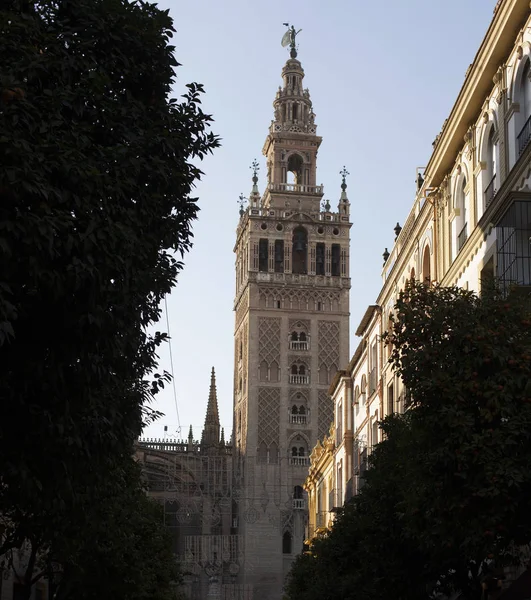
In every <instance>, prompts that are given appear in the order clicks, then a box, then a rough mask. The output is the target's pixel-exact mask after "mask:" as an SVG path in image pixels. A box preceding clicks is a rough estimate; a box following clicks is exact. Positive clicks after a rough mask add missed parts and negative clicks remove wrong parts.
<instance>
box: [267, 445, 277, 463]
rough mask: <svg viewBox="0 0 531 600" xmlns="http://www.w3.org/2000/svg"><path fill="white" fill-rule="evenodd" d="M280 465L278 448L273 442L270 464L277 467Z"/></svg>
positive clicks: (270, 451)
mask: <svg viewBox="0 0 531 600" xmlns="http://www.w3.org/2000/svg"><path fill="white" fill-rule="evenodd" d="M277 463H278V446H277V445H276V444H275V442H273V443H272V444H271V446H269V464H270V465H276V464H277Z"/></svg>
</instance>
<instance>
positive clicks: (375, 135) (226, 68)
mask: <svg viewBox="0 0 531 600" xmlns="http://www.w3.org/2000/svg"><path fill="white" fill-rule="evenodd" d="M158 4H159V6H160V7H161V8H164V9H167V8H169V9H170V15H172V16H173V19H174V26H175V29H176V33H175V35H174V39H173V44H174V45H175V47H176V50H175V55H176V58H177V60H178V62H179V63H181V65H182V66H180V67H179V68H178V69H177V79H176V85H175V88H174V95H175V96H179V95H182V94H183V93H184V92H185V87H184V86H185V85H186V84H187V83H189V82H192V81H195V82H199V83H202V84H203V85H204V86H205V95H204V98H203V110H204V111H205V112H207V113H209V114H212V116H213V118H214V123H213V126H212V130H213V132H214V133H216V134H218V135H219V136H220V137H221V138H222V146H221V148H219V149H217V150H216V151H215V152H214V154H213V155H212V156H210V157H208V158H207V159H206V160H204V161H203V163H202V164H201V169H202V171H203V172H204V175H203V177H202V180H201V181H200V182H199V183H198V185H197V188H196V190H195V193H194V195H196V196H198V198H199V206H200V209H201V210H200V213H199V218H198V220H197V221H196V222H195V224H194V226H193V232H194V245H193V248H192V250H191V251H190V253H189V254H188V255H186V256H185V259H184V262H185V268H184V270H183V272H182V273H181V275H180V276H179V281H178V284H177V286H176V288H175V289H174V291H173V292H172V294H171V295H170V296H169V297H168V298H167V302H166V304H167V318H168V322H169V331H170V335H171V355H172V358H173V361H171V360H170V347H169V345H168V344H166V345H165V346H163V347H161V348H160V352H159V356H160V369H165V370H167V371H171V362H173V372H174V376H175V379H174V386H173V385H169V386H168V387H167V388H166V389H165V390H164V391H163V392H161V393H160V394H159V396H158V397H157V400H156V401H155V403H154V404H153V405H152V407H153V408H155V409H156V410H159V411H161V412H163V413H164V416H163V417H161V418H160V419H159V420H158V421H156V422H155V423H153V424H152V425H150V426H149V427H147V428H146V429H145V431H144V436H147V437H156V438H159V437H164V435H165V434H164V428H165V426H166V427H167V428H168V431H167V434H166V437H173V438H185V437H187V435H188V429H189V426H190V425H192V426H193V430H194V437H195V438H196V439H198V438H200V436H201V429H202V427H203V424H204V418H205V411H206V404H207V399H208V393H209V386H210V371H211V368H212V367H215V369H216V379H217V395H218V403H219V411H220V421H221V425H222V426H223V427H224V428H225V432H226V437H227V438H228V437H229V435H230V431H231V430H232V394H233V389H232V381H233V375H232V373H233V327H234V312H233V300H234V289H235V284H234V254H233V247H234V241H235V232H236V227H237V223H238V202H237V200H238V196H239V195H240V193H242V192H243V193H244V194H245V195H246V196H247V195H248V194H249V192H250V190H251V185H252V182H251V175H252V173H251V170H250V165H251V162H252V161H253V159H255V158H256V159H257V160H258V161H259V163H260V166H261V170H260V173H259V176H260V180H259V188H260V190H261V191H263V189H264V186H265V178H264V173H265V162H264V158H263V156H262V147H263V144H264V142H265V139H266V135H267V132H268V127H269V124H270V122H271V119H272V117H273V108H272V103H273V99H274V97H275V93H276V90H277V88H278V86H279V85H280V84H281V82H282V80H281V70H282V67H283V65H284V63H285V62H286V60H287V59H288V51H287V49H285V48H282V47H281V44H280V41H281V38H282V36H283V34H284V32H285V30H286V28H285V27H284V26H283V23H285V22H289V23H290V24H293V25H294V26H295V27H296V29H302V31H301V33H300V34H299V35H298V36H297V42H298V46H299V54H298V58H299V60H300V61H301V63H302V66H303V68H304V70H305V79H304V85H305V87H308V88H309V90H310V95H311V99H312V102H313V109H314V112H315V114H316V120H315V122H316V124H317V127H318V128H317V133H318V135H320V136H322V138H323V142H322V144H321V148H320V150H319V156H318V159H317V161H318V162H317V180H318V181H317V183H319V184H321V183H322V184H324V190H325V196H324V198H325V199H329V200H330V203H331V204H332V206H335V205H337V201H338V199H339V194H340V192H341V189H340V184H341V177H340V175H339V171H340V170H341V169H342V167H343V165H345V166H346V167H347V170H348V171H349V172H350V176H349V177H348V179H347V183H348V190H347V191H348V196H349V200H350V203H351V220H352V222H353V225H352V229H351V250H350V268H351V273H350V275H351V278H352V289H351V294H350V307H351V320H350V330H351V336H350V338H351V342H350V353H351V354H352V352H353V351H354V350H355V348H356V345H357V343H358V339H357V338H356V337H355V335H354V331H355V330H356V328H357V326H358V324H359V322H360V320H361V318H362V316H363V314H364V312H365V309H366V308H367V306H368V305H369V304H372V303H374V301H375V299H376V297H377V296H378V292H379V290H380V287H381V285H382V278H381V274H382V264H383V259H382V253H383V251H384V249H385V248H386V247H387V248H389V249H391V247H392V245H393V240H394V232H393V228H394V226H395V225H396V223H397V222H400V223H401V224H403V222H404V221H405V219H406V217H407V215H408V213H409V210H410V208H411V206H412V204H413V200H414V194H415V173H416V168H417V167H423V166H425V165H426V164H427V162H428V160H429V157H430V155H431V150H432V142H433V140H434V139H435V136H436V135H437V134H438V133H439V131H440V130H441V127H442V124H443V122H444V120H445V119H446V118H447V116H448V115H449V113H450V110H451V108H452V106H453V104H454V102H455V99H456V97H457V94H458V92H459V90H460V88H461V86H462V84H463V82H464V78H465V73H466V70H467V68H468V66H469V64H470V63H471V62H472V61H473V59H474V56H475V54H476V52H477V50H478V48H479V45H480V43H481V41H482V39H483V37H484V35H485V33H486V31H487V28H488V26H489V23H490V21H491V19H492V16H493V9H494V6H495V4H496V0H379V1H378V2H374V1H373V2H368V1H367V0H329V1H328V2H323V1H322V0H290V2H285V1H282V0H269V1H268V2H265V1H260V2H259V1H256V0H255V1H250V0H224V1H223V2H219V0H195V1H191V0H186V1H181V0H161V1H160V2H159V3H158ZM157 329H159V330H164V331H166V313H164V314H163V318H162V321H161V322H160V324H159V326H158V327H157ZM174 391H175V393H174Z"/></svg>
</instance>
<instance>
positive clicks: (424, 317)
mask: <svg viewBox="0 0 531 600" xmlns="http://www.w3.org/2000/svg"><path fill="white" fill-rule="evenodd" d="M530 315H531V306H530V303H529V298H528V297H525V296H519V295H517V294H516V293H515V294H513V295H512V296H510V297H509V298H504V297H503V296H501V295H499V294H497V293H488V294H485V295H484V296H482V297H478V296H477V295H475V294H474V293H472V292H468V291H465V290H462V289H460V288H442V287H436V288H429V287H426V286H424V285H421V284H412V285H411V286H410V287H408V288H407V289H406V291H405V293H404V294H402V295H401V296H400V298H399V300H398V302H397V305H396V310H395V323H394V326H393V329H392V332H391V333H390V334H388V340H389V341H390V342H391V343H392V346H393V351H392V355H391V361H392V363H393V365H394V368H395V370H396V372H397V373H398V375H399V376H400V377H401V378H402V380H403V382H404V384H405V385H406V387H407V389H408V392H409V396H410V407H411V410H410V415H409V432H408V439H409V441H408V444H407V445H408V453H409V456H414V457H415V459H414V460H411V461H409V463H408V464H409V468H408V470H407V479H406V480H405V485H404V501H403V502H402V503H401V505H400V509H401V510H402V511H403V514H404V532H405V534H406V535H407V536H409V537H412V538H413V539H416V540H417V541H418V544H419V547H420V548H421V549H423V551H425V552H427V553H428V555H429V558H430V563H431V564H432V565H434V566H435V567H436V568H437V569H438V571H439V573H440V574H441V575H444V576H445V577H443V579H442V580H441V581H442V582H448V585H450V586H451V587H454V588H457V589H459V590H461V592H462V593H463V594H464V595H465V597H467V598H480V597H481V594H482V590H481V583H482V580H483V579H484V578H485V576H486V575H487V574H488V571H490V570H492V569H493V568H496V567H503V566H504V565H506V564H507V563H511V562H513V561H518V560H519V557H520V552H519V548H520V546H521V545H523V544H528V543H529V542H530V541H531V516H530V515H529V510H528V507H529V503H528V499H529V497H530V493H531V472H530V471H529V464H530V463H531V440H530V437H529V430H530V427H531V329H530V327H529V325H530V324H531V318H530Z"/></svg>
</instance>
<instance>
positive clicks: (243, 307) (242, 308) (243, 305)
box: [236, 289, 249, 328]
mask: <svg viewBox="0 0 531 600" xmlns="http://www.w3.org/2000/svg"><path fill="white" fill-rule="evenodd" d="M248 305H249V290H248V289H247V290H245V292H244V293H243V294H242V297H241V298H240V301H239V302H238V307H237V308H236V328H237V327H238V325H239V324H240V323H241V321H242V319H243V317H244V316H245V315H246V313H247V307H248Z"/></svg>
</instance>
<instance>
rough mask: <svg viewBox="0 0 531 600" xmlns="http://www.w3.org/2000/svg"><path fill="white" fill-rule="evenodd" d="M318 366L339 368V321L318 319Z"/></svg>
mask: <svg viewBox="0 0 531 600" xmlns="http://www.w3.org/2000/svg"><path fill="white" fill-rule="evenodd" d="M318 331H319V367H321V365H324V366H326V368H327V369H329V368H330V367H332V366H334V367H335V368H336V369H337V368H339V321H319V329H318Z"/></svg>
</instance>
